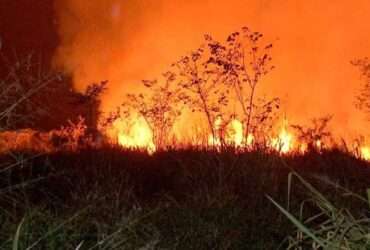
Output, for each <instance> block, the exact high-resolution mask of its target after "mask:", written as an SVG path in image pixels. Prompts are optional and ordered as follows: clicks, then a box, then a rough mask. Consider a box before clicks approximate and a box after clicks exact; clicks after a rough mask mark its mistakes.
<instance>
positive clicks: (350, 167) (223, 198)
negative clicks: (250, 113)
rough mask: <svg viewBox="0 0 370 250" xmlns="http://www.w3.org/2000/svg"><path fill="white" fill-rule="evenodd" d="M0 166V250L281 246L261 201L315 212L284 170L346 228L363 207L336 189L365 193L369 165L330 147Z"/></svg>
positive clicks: (122, 155) (285, 241) (104, 154)
mask: <svg viewBox="0 0 370 250" xmlns="http://www.w3.org/2000/svg"><path fill="white" fill-rule="evenodd" d="M1 162H3V163H4V164H6V165H7V166H11V167H8V168H5V167H3V169H2V170H1V175H2V178H1V182H0V185H1V186H0V190H1V191H0V192H1V195H0V207H1V213H0V214H1V215H0V220H1V221H0V222H1V223H0V225H1V227H0V238H1V239H0V242H2V245H1V248H2V249H9V248H11V247H12V245H13V246H14V245H16V246H17V249H28V248H30V249H91V248H92V249H278V248H281V249H284V248H286V247H288V246H289V245H290V244H293V241H292V237H288V238H287V235H291V234H292V232H293V231H294V227H293V224H290V222H289V220H288V218H286V217H285V216H284V215H283V214H282V213H280V212H279V210H278V209H277V208H276V207H275V205H274V204H273V203H272V202H271V201H269V200H268V199H267V198H266V195H269V196H270V197H272V198H273V199H274V200H275V201H276V202H278V203H279V204H289V205H287V209H289V212H290V213H291V214H292V215H294V216H295V217H296V218H302V219H306V218H309V216H312V215H314V214H316V213H318V212H320V210H318V208H317V207H316V206H315V204H317V203H315V202H316V201H317V199H312V195H311V192H307V190H306V184H305V183H304V184H303V185H302V184H301V183H299V182H297V181H289V180H290V179H291V178H290V179H289V178H288V176H289V173H290V172H291V171H293V170H294V171H296V172H297V173H299V174H300V175H301V176H303V177H304V178H306V179H307V181H309V182H311V183H312V185H314V186H316V187H317V190H320V192H322V193H325V194H327V196H328V199H330V200H332V201H334V202H335V203H336V204H337V206H338V208H337V209H335V211H337V213H345V212H346V211H351V213H352V215H353V220H352V217H348V219H351V221H352V222H355V221H357V219H358V218H361V217H360V216H366V213H367V211H368V204H367V203H364V202H363V201H362V200H358V199H357V198H356V197H353V196H342V193H343V191H342V188H341V187H345V188H348V189H349V190H351V192H352V193H356V194H365V191H366V188H368V180H369V177H370V168H369V163H367V162H364V161H361V160H357V159H356V158H354V157H353V156H351V155H348V154H345V153H341V151H338V150H331V151H326V152H322V153H319V152H316V151H312V152H309V153H308V154H306V155H304V156H301V155H300V156H298V155H297V156H295V155H291V156H286V157H281V156H279V155H277V154H271V153H264V152H263V151H254V152H249V153H237V152H234V151H232V150H230V151H225V152H222V153H220V152H216V151H215V152H212V151H209V150H208V151H201V150H192V149H188V150H178V151H170V152H161V153H155V154H154V155H152V156H150V155H148V154H147V153H145V152H140V151H125V150H123V149H120V148H109V147H107V148H103V149H86V150H81V151H79V152H76V151H70V152H68V151H64V152H60V153H53V154H49V155H43V156H38V157H35V156H34V154H29V153H24V154H23V160H22V161H18V162H15V161H14V159H13V158H11V157H9V156H3V157H2V158H1ZM4 166H5V165H4ZM317 177H320V178H321V179H323V180H330V181H331V182H332V183H335V184H336V185H327V184H326V182H327V181H326V182H324V181H320V180H318V178H317ZM288 183H290V187H289V189H288ZM288 190H290V192H287V191H288ZM287 193H289V196H288V195H287ZM311 200H312V202H308V201H311ZM288 201H289V202H288ZM302 201H307V202H305V203H304V204H305V205H304V210H301V202H302ZM330 204H332V203H330ZM283 207H285V205H284V206H283ZM320 208H321V209H327V207H326V206H319V209H320ZM302 212H303V213H302ZM326 215H328V216H330V215H333V216H334V215H335V213H334V210H333V211H329V213H326V214H324V215H323V217H322V219H320V218H318V219H317V220H312V221H311V223H310V227H312V228H319V227H320V225H321V223H323V222H324V221H325V218H324V217H325V216H326ZM339 215H340V214H338V216H339ZM347 215H348V213H347V214H346V216H347ZM367 216H368V214H367ZM330 218H333V219H338V221H337V222H338V223H341V224H340V225H341V226H345V225H347V224H345V223H347V221H341V217H338V218H334V217H330ZM346 218H347V217H346ZM354 218H357V219H354ZM364 218H365V217H364ZM351 221H348V222H351ZM326 225H327V224H326ZM348 225H349V224H348ZM328 226H329V225H328ZM315 230H316V229H315ZM356 230H357V229H356ZM351 232H352V231H351ZM323 234H324V232H323ZM347 236H349V235H347V234H346V237H347ZM302 240H304V243H305V244H309V243H307V237H303V238H302ZM292 249H293V248H292ZM297 249H298V248H297ZM303 249H307V248H303ZM349 249H351V248H349ZM352 249H363V248H352Z"/></svg>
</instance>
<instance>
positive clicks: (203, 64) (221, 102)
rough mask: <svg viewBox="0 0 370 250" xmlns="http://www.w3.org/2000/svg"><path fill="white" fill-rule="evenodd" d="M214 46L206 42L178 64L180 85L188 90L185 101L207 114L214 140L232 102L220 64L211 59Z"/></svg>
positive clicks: (192, 109) (194, 110)
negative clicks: (219, 120) (219, 72)
mask: <svg viewBox="0 0 370 250" xmlns="http://www.w3.org/2000/svg"><path fill="white" fill-rule="evenodd" d="M211 49H212V48H211V47H209V46H206V45H202V46H201V47H200V48H199V49H197V50H196V51H193V52H192V53H191V54H190V55H189V56H184V57H182V58H181V59H180V60H179V61H178V62H176V63H175V64H174V65H175V66H176V68H177V70H178V72H179V75H180V77H181V79H180V81H179V85H180V86H181V87H182V88H183V89H184V90H186V96H185V98H184V100H185V102H186V103H187V104H188V106H189V108H190V110H191V111H192V112H200V113H203V114H204V115H205V117H206V119H207V123H208V128H209V131H210V132H211V134H212V137H213V139H214V140H215V139H216V137H217V131H216V130H215V128H214V124H215V121H216V119H217V117H219V116H223V112H222V109H223V108H224V107H226V106H227V105H228V98H227V91H224V90H223V89H222V84H221V82H220V81H219V75H217V74H216V73H217V72H216V67H215V66H214V64H213V63H212V62H211V61H210V60H209V56H210V54H211V53H212V51H211Z"/></svg>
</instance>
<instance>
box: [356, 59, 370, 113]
mask: <svg viewBox="0 0 370 250" xmlns="http://www.w3.org/2000/svg"><path fill="white" fill-rule="evenodd" d="M352 64H353V65H354V66H356V67H358V68H359V69H360V71H361V74H362V76H363V78H364V79H365V83H364V84H363V86H362V89H361V90H360V93H359V95H358V96H357V102H356V105H357V107H358V108H360V109H361V110H363V111H364V112H366V113H367V114H368V115H369V117H370V60H369V59H368V58H364V59H357V60H354V61H352Z"/></svg>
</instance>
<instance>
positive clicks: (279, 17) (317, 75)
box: [55, 0, 370, 134]
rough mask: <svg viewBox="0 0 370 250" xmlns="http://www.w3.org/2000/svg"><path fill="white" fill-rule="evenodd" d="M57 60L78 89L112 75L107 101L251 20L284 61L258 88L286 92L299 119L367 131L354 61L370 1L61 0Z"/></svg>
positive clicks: (361, 53)
mask: <svg viewBox="0 0 370 250" xmlns="http://www.w3.org/2000/svg"><path fill="white" fill-rule="evenodd" d="M56 9H57V13H58V25H59V34H60V39H61V43H60V46H59V49H58V52H57V54H56V57H55V62H56V64H57V65H59V66H63V67H64V69H65V70H67V71H69V72H71V73H73V76H74V81H75V84H76V87H77V88H78V89H83V88H84V87H85V86H86V85H88V84H89V83H91V82H97V81H100V80H106V79H107V80H110V89H109V91H108V92H107V94H106V95H105V97H104V102H103V105H104V106H103V108H104V109H105V110H108V109H110V108H112V107H114V106H115V105H119V104H120V102H121V99H122V97H123V96H124V94H125V93H127V92H128V91H132V90H134V89H135V88H136V86H137V85H138V84H140V80H141V79H147V78H149V79H151V78H155V77H157V76H158V75H159V73H160V72H162V71H165V70H166V67H167V65H169V64H170V63H171V62H173V61H175V60H176V59H178V58H179V57H180V56H182V55H184V54H185V53H187V52H189V51H190V50H192V49H196V48H197V46H198V45H199V44H200V43H201V42H202V39H203V34H205V33H209V34H212V35H213V36H214V37H215V38H217V39H220V40H221V39H224V38H226V36H227V35H228V34H229V33H230V32H233V31H236V30H238V29H239V28H240V27H242V26H248V27H250V28H251V29H253V30H256V31H259V32H262V33H264V34H265V36H266V39H267V40H268V41H270V42H272V43H273V44H274V51H273V57H274V59H273V60H274V64H275V66H276V67H277V68H276V70H275V71H274V72H272V73H271V74H270V75H269V76H268V78H265V79H264V81H263V83H262V85H261V89H259V93H260V94H262V93H266V94H268V95H272V96H279V97H281V98H282V100H283V112H284V113H286V115H287V117H288V118H289V120H291V121H292V122H293V123H295V122H304V121H307V120H309V119H310V118H313V117H318V116H320V115H325V114H333V115H334V121H333V125H334V127H335V130H336V132H338V133H339V134H345V133H346V132H345V131H349V132H350V133H351V134H352V133H367V131H368V129H367V127H368V124H366V123H365V122H364V120H363V119H364V117H363V116H362V114H361V113H360V112H358V111H357V110H356V109H355V107H354V105H353V103H354V96H355V94H356V91H357V90H358V89H359V87H360V84H361V80H360V79H359V73H358V72H357V70H356V69H355V68H353V67H352V66H351V65H350V61H351V60H352V59H355V58H361V57H365V56H370V32H369V31H370V17H369V15H370V1H369V0H354V1H349V0H330V1H324V0H306V1H303V0H187V1H185V0H125V1H124V0H122V1H119V0H104V1H100V0H95V1H93V0H90V1H85V0H57V3H56Z"/></svg>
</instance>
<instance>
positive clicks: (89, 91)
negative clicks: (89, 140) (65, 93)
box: [75, 81, 108, 137]
mask: <svg viewBox="0 0 370 250" xmlns="http://www.w3.org/2000/svg"><path fill="white" fill-rule="evenodd" d="M107 84H108V81H102V82H100V83H92V84H90V85H89V86H87V88H86V90H85V92H84V93H82V94H80V95H79V97H78V98H77V99H76V101H75V104H76V105H79V106H83V107H85V108H86V112H84V113H85V116H86V117H85V120H86V126H87V133H88V134H91V135H93V136H94V137H95V136H96V135H97V134H98V121H99V116H100V110H99V108H100V103H101V100H100V98H101V95H102V94H103V92H104V91H105V90H106V89H107Z"/></svg>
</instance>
